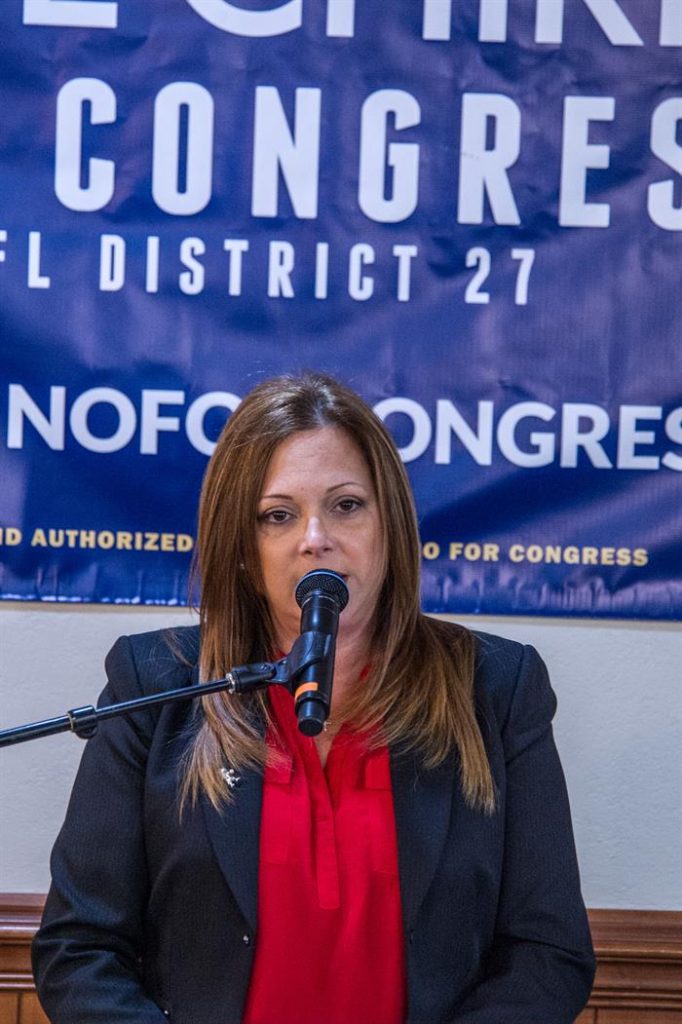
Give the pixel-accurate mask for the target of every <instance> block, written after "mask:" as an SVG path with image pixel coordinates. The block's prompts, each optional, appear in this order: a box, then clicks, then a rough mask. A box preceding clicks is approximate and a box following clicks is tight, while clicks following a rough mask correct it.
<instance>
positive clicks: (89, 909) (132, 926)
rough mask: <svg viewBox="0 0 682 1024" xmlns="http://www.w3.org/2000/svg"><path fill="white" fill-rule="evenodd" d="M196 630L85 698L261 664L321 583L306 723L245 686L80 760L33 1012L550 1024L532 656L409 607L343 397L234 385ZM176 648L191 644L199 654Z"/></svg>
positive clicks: (369, 451) (406, 501) (413, 568)
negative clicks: (320, 635)
mask: <svg viewBox="0 0 682 1024" xmlns="http://www.w3.org/2000/svg"><path fill="white" fill-rule="evenodd" d="M197 550H198V562H199V569H200V573H201V581H202V597H201V609H200V610H201V625H200V629H199V630H197V629H185V630H179V631H175V632H174V633H172V634H168V633H164V632H159V633H149V634H145V635H142V636H136V637H129V638H122V639H120V640H119V641H118V642H117V643H116V645H115V646H114V648H113V649H112V651H111V652H110V654H109V657H108V659H107V673H108V679H109V682H108V685H107V688H106V690H105V691H104V695H103V700H104V701H105V702H111V701H115V700H123V699H130V698H132V697H134V696H137V695H141V694H143V693H149V692H155V691H159V690H163V689H172V688H175V687H177V686H180V685H183V684H185V683H187V682H189V681H191V680H193V681H195V682H199V681H200V680H207V679H212V678H216V677H220V676H222V675H224V674H225V672H226V671H227V670H228V669H229V668H230V667H231V666H233V665H237V664H243V663H246V662H253V661H257V660H262V659H265V658H272V657H275V656H277V654H278V653H281V652H287V651H288V650H289V649H290V648H291V645H292V644H293V642H294V640H295V638H296V636H297V635H298V632H299V618H300V611H299V609H298V607H297V605H296V602H295V599H294V590H295V586H296V583H297V581H298V580H299V578H300V577H301V576H302V575H304V574H305V573H306V572H308V571H309V570H311V569H318V568H324V569H330V570H333V571H335V572H337V573H340V574H341V575H342V576H343V577H344V579H345V580H346V583H347V585H348V589H349V592H350V600H349V603H348V606H347V608H346V609H345V610H344V611H343V612H342V613H341V616H340V621H339V634H338V638H337V653H336V661H335V671H334V689H333V697H332V706H331V715H330V719H329V721H328V723H327V729H326V730H325V731H324V732H323V733H321V734H320V736H318V737H317V738H315V739H312V738H308V737H304V736H302V735H301V734H300V733H299V732H298V730H297V728H296V723H295V717H294V713H293V700H292V697H291V695H289V694H288V693H287V692H286V691H285V690H284V689H282V688H280V687H271V688H270V689H269V690H267V691H260V692H259V693H258V694H256V695H252V696H251V697H249V698H245V697H230V696H228V695H226V694H224V693H223V694H220V695H213V696H209V697H204V698H203V699H202V701H201V705H199V704H198V702H197V703H196V704H194V703H192V702H187V703H186V704H183V705H181V706H179V705H167V706H166V707H165V708H164V709H163V710H161V711H160V712H157V713H155V714H153V713H151V712H145V713H138V714H137V715H135V716H134V717H131V718H129V719H127V720H124V719H122V718H118V719H115V720H112V721H110V722H108V723H106V724H105V725H103V726H102V727H101V728H100V731H99V733H98V734H97V736H95V738H94V739H92V740H90V741H89V743H88V746H87V748H86V751H85V754H84V757H83V762H82V765H81V768H80V770H79V774H78V778H77V781H76V784H75V787H74V792H73V796H72V799H71V803H70V806H69V810H68V814H67V819H66V823H65V825H64V827H63V829H62V832H61V834H60V836H59V838H58V840H57V843H56V846H55V850H54V854H53V861H52V872H53V884H52V888H51V890H50V895H49V897H48V901H47V905H46V909H45V916H44V919H43V924H42V927H41V929H40V931H39V933H38V935H37V937H36V940H35V944H34V966H35V973H36V981H37V986H38V992H39V995H40V998H41V1001H42V1002H43V1005H44V1006H45V1008H46V1011H47V1013H48V1016H49V1017H50V1019H51V1020H52V1021H53V1022H54V1024H99V1022H101V1024H118V1022H130V1024H133V1022H134V1024H161V1022H162V1021H163V1020H164V1019H168V1018H170V1019H171V1020H172V1021H174V1022H176V1024H237V1022H239V1021H243V1022H246V1024H270V1022H277V1024H318V1022H322V1021H324V1022H325V1024H336V1022H344V1024H345V1022H348V1021H353V1022H355V1024H365V1022H367V1024H370V1022H371V1024H400V1022H402V1021H405V1020H407V1021H410V1022H423V1024H437V1022H441V1021H443V1022H445V1021H448V1022H452V1024H534V1022H536V1024H564V1022H565V1024H569V1022H570V1021H573V1020H574V1018H575V1017H576V1015H577V1014H578V1012H579V1011H580V1009H581V1008H582V1007H583V1005H584V1004H585V1002H586V1000H587V997H588V994H589V991H590V986H591V982H592V977H593V971H594V960H593V955H592V948H591V943H590V936H589V930H588V926H587V920H586V915H585V910H584V906H583V903H582V900H581V897H580V889H579V879H578V871H577V866H576V860H575V851H574V846H573V838H572V833H571V824H570V817H569V809H568V802H567V798H566V791H565V785H564V780H563V775H562V772H561V767H560V764H559V760H558V757H557V753H556V749H555V747H554V743H553V740H552V733H551V725H550V723H551V719H552V716H553V713H554V709H555V698H554V695H553V693H552V690H551V688H550V686H549V682H548V680H547V675H546V671H545V668H544V666H543V664H542V662H541V660H540V659H539V657H538V655H537V654H536V653H535V651H534V650H533V649H532V648H527V647H526V648H524V647H522V646H521V645H519V644H515V643H512V642H511V641H507V640H502V639H500V638H497V637H491V636H485V635H475V634H472V633H470V632H469V631H468V630H466V629H464V628H463V627H461V626H455V625H452V624H446V623H442V622H438V621H436V620H433V619H429V618H426V617H425V616H423V615H421V613H420V611H419V603H418V601H419V541H418V532H417V524H416V518H415V513H414V507H413V503H412V497H411V493H410V488H409V484H408V482H407V477H406V474H405V471H404V468H403V466H402V463H401V461H400V458H399V456H398V454H397V452H396V449H395V446H394V444H393V442H392V440H391V438H390V435H389V434H388V433H387V431H386V430H385V428H384V427H383V425H382V424H381V422H380V421H379V420H378V419H377V417H376V416H375V415H374V414H373V413H372V411H371V410H370V409H369V408H368V407H367V406H366V405H365V404H364V402H362V400H361V399H360V398H358V396H357V395H355V394H354V393H353V392H351V391H349V390H348V389H346V388H345V387H342V386H341V385H340V384H338V383H337V382H335V381H333V380H332V379H330V378H328V377H324V376H321V375H317V374H308V375H305V376H303V377H301V378H279V379H275V380H271V381H268V382H266V383H264V384H261V385H259V386H258V387H257V388H255V389H254V391H252V392H251V394H250V395H249V396H248V397H247V398H246V399H245V400H244V402H243V403H242V404H241V405H240V407H239V408H238V410H237V411H236V412H235V413H233V414H232V416H231V417H230V420H229V422H228V424H227V426H226V428H225V430H224V431H223V434H222V436H221V438H220V440H219V442H218V445H217V448H216V451H215V454H214V455H213V458H212V459H211V462H210V464H209V467H208V470H207V473H206V478H205V481H204V485H203V489H202V495H201V505H200V517H199V536H198V545H197ZM199 636H200V638H201V642H200V643H199Z"/></svg>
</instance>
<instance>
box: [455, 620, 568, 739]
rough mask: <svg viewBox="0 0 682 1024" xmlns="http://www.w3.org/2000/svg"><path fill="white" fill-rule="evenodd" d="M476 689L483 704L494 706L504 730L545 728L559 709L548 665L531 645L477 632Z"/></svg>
mask: <svg viewBox="0 0 682 1024" xmlns="http://www.w3.org/2000/svg"><path fill="white" fill-rule="evenodd" d="M474 637H475V641H476V659H475V669H474V689H475V692H476V699H477V701H478V702H479V705H482V706H484V707H487V708H490V709H491V710H492V711H493V713H494V715H495V718H496V719H497V721H498V723H499V724H500V726H501V727H502V729H503V731H504V730H505V729H506V728H507V727H508V726H515V727H518V726H519V724H520V723H521V724H522V725H523V730H524V732H525V731H527V730H532V729H534V728H536V727H537V728H539V729H542V728H544V727H546V726H547V725H548V724H549V722H551V720H552V718H553V717H554V713H555V711H556V696H555V694H554V691H553V689H552V687H551V684H550V681H549V674H548V672H547V666H546V665H545V663H544V661H543V660H542V658H541V657H540V655H539V654H538V652H537V651H536V649H535V648H534V647H533V646H532V645H531V644H522V643H519V642H518V641H516V640H509V639H507V638H506V637H502V636H495V635H493V634H490V633H480V632H478V631H475V632H474Z"/></svg>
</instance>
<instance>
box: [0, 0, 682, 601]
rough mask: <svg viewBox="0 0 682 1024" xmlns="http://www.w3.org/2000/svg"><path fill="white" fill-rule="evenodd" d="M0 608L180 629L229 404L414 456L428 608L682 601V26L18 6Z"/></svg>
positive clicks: (4, 88)
mask: <svg viewBox="0 0 682 1024" xmlns="http://www.w3.org/2000/svg"><path fill="white" fill-rule="evenodd" d="M0 29H1V32H0V289H1V297H0V322H1V330H2V369H3V374H2V385H1V387H0V430H1V432H2V437H1V458H2V486H1V502H2V506H1V512H0V515H1V518H0V554H1V556H2V574H1V580H0V582H1V589H2V595H3V596H4V597H5V598H8V599H26V600H36V599H39V600H46V601H89V602H120V603H128V602H130V603H143V604H182V603H184V602H186V601H187V599H188V579H189V567H190V562H191V557H192V548H193V543H194V541H193V538H194V534H195V528H196V511H195V510H196V499H197V494H198V490H199V487H200V483H201V477H202V473H203V471H204V469H205V465H206V461H207V458H208V456H209V454H210V452H211V451H212V449H213V446H214V444H215V440H216V437H217V436H218V433H219V431H220V428H221V426H222V424H223V423H224V422H225V419H226V417H227V416H228V415H229V413H230V411H231V410H233V409H234V408H235V407H236V405H237V403H238V402H239V400H240V398H241V397H243V395H244V394H245V393H246V392H247V391H248V390H249V389H250V388H251V387H252V386H253V385H254V384H255V383H257V382H258V381H259V380H262V379H264V378H266V377H269V376H271V375H273V374H277V373H282V372H291V371H298V370H301V369H303V368H316V369H322V370H325V371H329V372H331V373H333V374H335V375H337V376H339V377H340V378H341V379H343V380H344V381H346V382H348V383H349V384H350V385H351V386H353V387H354V388H356V389H357V390H358V391H359V392H360V393H361V394H362V395H363V396H364V397H365V398H366V399H367V400H368V401H369V402H370V403H371V404H372V406H374V407H375V408H376V410H377V412H378V414H379V415H380V416H381V417H382V418H383V419H384V420H385V422H386V424H387V426H388V427H389V429H390V430H391V431H392V432H393V434H394V436H395V438H396V440H397V443H398V445H399V447H400V448H401V451H402V456H403V458H404V460H405V463H406V466H407V469H408V472H409V474H410V477H411V480H412V483H413V486H414V490H415V494H416V498H417V504H418V510H419V517H420V528H421V537H422V543H423V568H424V577H423V599H424V607H425V608H426V609H427V610H430V611H438V612H459V613H467V612H482V613H496V614H497V613H500V614H501V613H518V614H521V613H522V614H542V615H590V616H616V617H618V616H619V617H638V618H661V619H673V618H677V617H679V615H680V611H681V610H682V583H681V582H680V578H681V568H682V539H681V534H682V526H681V520H682V494H681V486H680V484H681V481H682V366H681V356H680V327H679V322H680V312H681V304H682V300H681V298H680V296H681V293H682V246H681V238H682V236H681V234H680V232H681V231H682V3H681V2H680V0H618V2H616V0H608V2H607V0H602V2H600V3H597V0H589V2H588V0H565V2H562V0H509V2H507V0H456V2H450V0H391V2H390V3H386V2H385V0H357V2H354V0H303V2H301V0H285V2H279V3H278V2H277V0H258V2H255V0H251V2H249V0H239V2H237V0H232V2H228V0H144V2H139V0H138V2H132V0H118V2H114V0H72V2H70V3H67V2H66V0H3V2H2V4H1V5H0Z"/></svg>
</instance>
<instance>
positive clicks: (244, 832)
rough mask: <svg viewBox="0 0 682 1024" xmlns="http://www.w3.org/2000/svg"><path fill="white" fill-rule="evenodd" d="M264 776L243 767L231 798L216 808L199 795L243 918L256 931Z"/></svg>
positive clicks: (221, 864) (209, 829)
mask: <svg viewBox="0 0 682 1024" xmlns="http://www.w3.org/2000/svg"><path fill="white" fill-rule="evenodd" d="M262 798H263V777H262V775H261V774H260V773H259V772H255V771H244V772H242V774H241V775H240V776H239V777H238V781H237V782H236V783H235V785H234V788H233V790H232V800H231V801H230V803H224V804H223V805H222V806H221V808H220V810H216V809H215V807H214V806H213V805H212V804H211V802H210V801H209V800H208V799H207V798H206V797H205V796H202V797H201V803H202V809H203V813H204V820H205V822H206V828H207V830H208V834H209V837H210V840H211V845H212V846H213V851H214V853H215V855H216V857H217V859H218V863H219V865H220V869H221V871H222V873H223V875H224V876H225V880H226V881H227V884H228V885H229V887H230V889H231V891H232V894H233V896H234V898H235V899H236V901H237V904H238V905H239V908H240V910H241V912H242V914H243V915H244V917H245V918H246V921H247V922H248V924H249V925H250V926H251V928H252V929H253V930H254V931H255V929H256V918H257V907H258V843H259V838H260V813H261V803H262Z"/></svg>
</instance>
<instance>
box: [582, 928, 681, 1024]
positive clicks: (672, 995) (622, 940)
mask: <svg viewBox="0 0 682 1024" xmlns="http://www.w3.org/2000/svg"><path fill="white" fill-rule="evenodd" d="M590 927H591V929H592V939H593V942H594V948H595V950H596V953H597V964H598V966H597V977H596V978H595V983H594V988H593V989H592V996H591V998H590V1006H593V1007H596V1008H599V1007H609V1008H618V1009H623V1010H626V1009H627V1010H648V1011H653V1010H658V1011H677V1013H676V1014H675V1015H674V1016H672V1017H671V1016H670V1015H669V1014H666V1015H665V1016H663V1017H661V1020H665V1021H668V1020H670V1021H673V1020H677V1019H678V1015H679V1020H680V1021H682V912H680V911H671V910H591V911H590ZM646 1019H647V1018H646V1017H643V1020H646ZM597 1020H599V1017H597Z"/></svg>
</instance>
